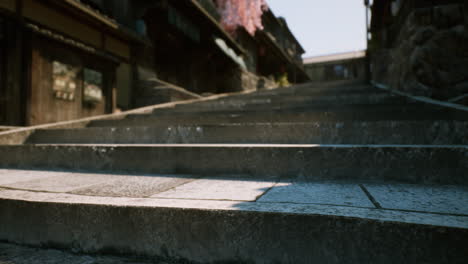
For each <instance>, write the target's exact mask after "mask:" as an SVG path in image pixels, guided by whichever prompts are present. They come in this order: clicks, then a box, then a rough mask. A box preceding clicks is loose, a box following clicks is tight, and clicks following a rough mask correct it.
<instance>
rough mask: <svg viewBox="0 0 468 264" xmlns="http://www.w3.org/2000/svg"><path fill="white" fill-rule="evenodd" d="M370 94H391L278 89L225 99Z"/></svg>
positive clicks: (377, 91)
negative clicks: (282, 90) (276, 90)
mask: <svg viewBox="0 0 468 264" xmlns="http://www.w3.org/2000/svg"><path fill="white" fill-rule="evenodd" d="M368 94H380V95H383V94H389V93H388V92H387V91H384V90H378V89H375V88H366V89H356V90H347V91H335V90H324V91H321V90H319V91H314V90H307V91H297V92H296V91H287V92H286V91H284V92H281V91H278V92H270V93H262V92H255V93H250V94H239V95H231V96H229V97H228V98H225V99H269V98H297V97H310V98H318V97H323V96H338V95H342V96H343V95H349V96H351V95H356V96H357V95H361V96H364V95H368Z"/></svg>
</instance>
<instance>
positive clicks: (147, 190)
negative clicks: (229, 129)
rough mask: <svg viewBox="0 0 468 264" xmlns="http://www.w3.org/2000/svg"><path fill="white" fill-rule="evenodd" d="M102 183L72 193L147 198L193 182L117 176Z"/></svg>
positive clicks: (152, 177)
mask: <svg viewBox="0 0 468 264" xmlns="http://www.w3.org/2000/svg"><path fill="white" fill-rule="evenodd" d="M116 178H117V179H116V180H113V181H112V182H110V183H107V182H106V183H102V184H98V185H94V186H91V187H87V188H82V189H78V190H75V191H72V193H75V194H82V195H93V196H114V197H147V196H151V195H153V194H156V193H159V192H164V191H167V190H169V189H171V188H174V187H176V186H179V185H181V184H184V183H187V182H190V181H193V180H194V178H193V177H189V176H174V175H172V176H171V177H169V176H117V177H116Z"/></svg>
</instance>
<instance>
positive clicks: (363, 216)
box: [0, 82, 468, 263]
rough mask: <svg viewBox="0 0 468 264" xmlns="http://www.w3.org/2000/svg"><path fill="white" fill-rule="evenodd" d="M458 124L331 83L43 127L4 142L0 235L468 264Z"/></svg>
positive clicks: (119, 247)
mask: <svg viewBox="0 0 468 264" xmlns="http://www.w3.org/2000/svg"><path fill="white" fill-rule="evenodd" d="M467 129H468V112H466V111H462V110H455V109H450V108H446V107H441V106H435V105H432V104H428V103H423V102H420V101H413V100H411V99H408V98H406V97H402V96H397V95H393V94H391V93H388V92H386V91H382V90H379V89H377V88H374V87H372V86H370V85H367V84H365V83H362V82H332V83H315V84H314V83H310V84H303V85H297V86H293V87H289V88H280V89H276V90H267V91H259V92H255V93H250V94H239V95H233V96H230V97H225V98H221V99H218V100H211V101H202V102H198V103H192V104H186V105H178V106H175V107H170V108H162V109H156V110H154V111H153V112H152V113H148V114H135V115H129V116H126V117H124V118H121V119H108V120H97V121H93V122H91V123H90V124H89V125H88V126H87V127H85V128H75V129H47V130H37V131H36V132H35V133H33V134H32V135H31V136H30V137H29V138H28V139H27V141H26V142H25V144H22V145H10V146H7V145H5V146H0V156H1V157H2V158H1V159H0V168H4V169H3V170H0V240H3V241H7V242H13V243H19V244H25V245H31V246H41V247H54V248H65V249H73V250H76V251H79V252H91V253H92V252H97V253H111V254H124V255H140V256H146V257H149V258H152V257H157V258H158V259H161V258H162V259H166V260H170V261H176V262H177V261H178V262H180V263H189V262H190V263H192V262H193V263H463V262H464V261H466V259H467V257H468V251H466V244H467V242H468V188H467V185H468V136H467V135H468V133H467V131H468V130H467ZM184 261H185V262H184Z"/></svg>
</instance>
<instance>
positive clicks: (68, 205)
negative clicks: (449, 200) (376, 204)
mask: <svg viewBox="0 0 468 264" xmlns="http://www.w3.org/2000/svg"><path fill="white" fill-rule="evenodd" d="M0 194H1V192H0ZM55 195H57V196H58V197H59V198H60V197H62V198H61V199H63V198H64V197H65V196H68V197H69V199H68V200H66V201H65V200H64V202H59V199H58V200H55V199H51V200H49V201H47V202H31V201H28V202H26V201H18V200H12V199H0V208H2V210H0V239H1V240H8V241H12V242H15V243H24V244H27V245H31V246H42V247H44V246H49V245H53V246H55V247H60V248H70V249H72V250H75V251H78V252H87V253H92V252H97V253H99V252H118V253H120V254H129V255H145V256H150V257H155V256H164V257H167V258H169V259H174V260H177V259H187V260H190V261H192V262H201V263H217V262H219V263H222V262H226V263H249V262H254V263H262V262H266V263H295V264H299V263H321V261H323V260H327V262H328V263H337V264H338V263H404V262H405V261H409V262H411V263H421V262H422V263H431V264H432V263H434V264H435V263H437V264H439V263H463V260H465V259H466V258H465V257H466V247H465V245H466V243H467V241H468V233H467V230H468V229H467V223H468V221H467V218H468V217H462V216H452V215H438V214H427V213H414V212H398V211H389V210H379V209H370V208H356V207H346V206H345V207H343V206H326V205H313V204H307V205H304V204H270V203H255V202H239V201H211V200H208V201H207V200H205V201H200V200H198V201H197V202H196V203H192V202H193V200H189V201H190V202H188V203H187V200H181V199H175V200H173V199H148V198H147V199H144V198H140V199H130V198H126V199H128V200H130V201H132V203H131V204H118V205H113V200H114V199H115V200H118V201H120V202H122V201H123V200H124V199H123V198H106V199H107V205H102V204H92V203H83V202H82V201H80V199H74V198H73V196H75V197H76V196H77V195H70V194H55ZM147 200H151V202H152V203H153V206H149V205H148V202H147ZM177 203H178V204H180V205H184V206H183V207H176V206H175V205H176V204H177ZM138 204H141V205H145V204H146V206H138ZM165 204H167V205H169V206H167V207H166V206H165ZM190 207H194V208H197V209H193V208H190ZM203 207H205V208H206V207H209V208H210V209H200V208H203ZM17 216H23V217H17ZM24 216H27V217H24ZM25 227H28V228H27V229H25ZM156 245H164V247H163V246H156ZM415 246H417V250H408V249H411V248H413V247H415Z"/></svg>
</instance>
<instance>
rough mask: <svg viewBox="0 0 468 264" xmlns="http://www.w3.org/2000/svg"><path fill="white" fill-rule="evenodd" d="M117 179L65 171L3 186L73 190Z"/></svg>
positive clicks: (59, 190)
mask: <svg viewBox="0 0 468 264" xmlns="http://www.w3.org/2000/svg"><path fill="white" fill-rule="evenodd" d="M115 179H116V177H115V176H112V175H106V174H81V173H66V172H63V173H56V174H55V176H54V177H44V178H39V179H34V180H30V181H21V182H15V183H10V184H2V186H3V187H8V188H14V189H24V190H34V191H47V192H71V191H73V190H75V189H78V188H84V187H89V186H93V185H97V184H100V183H104V182H108V181H111V180H115Z"/></svg>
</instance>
